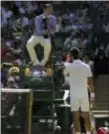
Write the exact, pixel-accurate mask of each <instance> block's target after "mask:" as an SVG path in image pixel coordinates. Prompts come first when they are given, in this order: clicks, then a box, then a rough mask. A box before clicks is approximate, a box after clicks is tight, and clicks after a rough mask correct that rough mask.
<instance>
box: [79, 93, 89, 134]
mask: <svg viewBox="0 0 109 134" xmlns="http://www.w3.org/2000/svg"><path fill="white" fill-rule="evenodd" d="M81 111H82V117H83V118H84V120H85V129H86V133H87V134H90V133H91V120H90V114H89V111H90V109H89V99H88V94H87V95H84V96H83V97H82V100H81Z"/></svg>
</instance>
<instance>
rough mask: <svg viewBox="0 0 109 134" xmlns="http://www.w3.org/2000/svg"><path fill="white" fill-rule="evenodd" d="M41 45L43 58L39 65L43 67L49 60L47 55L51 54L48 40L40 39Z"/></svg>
mask: <svg viewBox="0 0 109 134" xmlns="http://www.w3.org/2000/svg"><path fill="white" fill-rule="evenodd" d="M41 45H42V46H43V47H44V58H43V60H42V61H41V65H42V66H44V65H45V64H46V62H47V60H48V59H49V55H50V53H51V40H50V39H42V41H41Z"/></svg>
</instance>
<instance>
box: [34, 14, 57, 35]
mask: <svg viewBox="0 0 109 134" xmlns="http://www.w3.org/2000/svg"><path fill="white" fill-rule="evenodd" d="M44 18H46V17H45V16H44V14H41V15H39V16H36V17H35V32H34V35H36V36H43V31H44V24H43V22H42V20H43V19H44ZM47 19H48V30H50V31H51V32H55V28H56V17H55V16H53V15H49V16H48V17H47Z"/></svg>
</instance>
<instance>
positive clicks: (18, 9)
mask: <svg viewBox="0 0 109 134" xmlns="http://www.w3.org/2000/svg"><path fill="white" fill-rule="evenodd" d="M43 4H44V2H37V1H13V2H9V1H2V2H1V63H2V64H1V82H2V86H3V87H7V88H18V87H19V82H20V81H21V79H22V78H21V77H22V76H23V75H25V76H30V75H31V76H35V77H39V76H43V77H47V76H51V75H52V74H53V70H52V66H51V63H53V60H54V59H55V64H56V65H61V64H62V63H63V61H66V62H70V61H71V57H70V53H69V52H70V49H71V48H72V47H78V48H79V49H80V51H81V59H82V60H84V62H86V63H88V64H89V65H90V66H91V69H92V71H93V72H94V74H107V73H109V61H108V60H109V2H105V1H98V2H96V1H93V2H83V1H82V2H79V3H78V2H52V4H53V6H54V12H53V14H55V16H56V20H57V22H56V23H57V24H56V35H55V37H54V38H53V43H52V44H53V48H52V51H53V53H52V56H51V57H52V60H51V61H50V62H48V64H47V65H46V67H45V68H44V69H39V68H38V69H37V70H35V69H34V68H33V67H32V69H30V65H29V64H28V63H29V58H28V57H29V56H28V54H27V51H26V47H25V45H26V42H27V40H28V39H29V38H30V36H31V35H32V34H33V32H34V17H35V16H36V15H39V14H41V13H42V12H43ZM66 7H67V8H66ZM39 48H40V47H39ZM41 50H42V48H40V49H39V55H41V53H40V52H41ZM53 57H55V58H53ZM39 58H40V56H39ZM23 69H24V71H22V70H23ZM22 73H23V74H22ZM58 75H61V73H59V67H58Z"/></svg>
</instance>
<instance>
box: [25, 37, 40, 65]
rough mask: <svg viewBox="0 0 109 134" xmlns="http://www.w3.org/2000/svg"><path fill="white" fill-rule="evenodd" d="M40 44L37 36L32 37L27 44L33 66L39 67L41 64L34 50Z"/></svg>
mask: <svg viewBox="0 0 109 134" xmlns="http://www.w3.org/2000/svg"><path fill="white" fill-rule="evenodd" d="M38 43H39V40H38V37H37V36H32V37H31V38H30V39H29V40H28V42H27V44H26V48H27V51H28V54H29V56H30V59H31V62H33V65H38V64H39V60H38V58H37V55H36V51H35V49H34V47H35V46H36V45H37V44H38Z"/></svg>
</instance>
